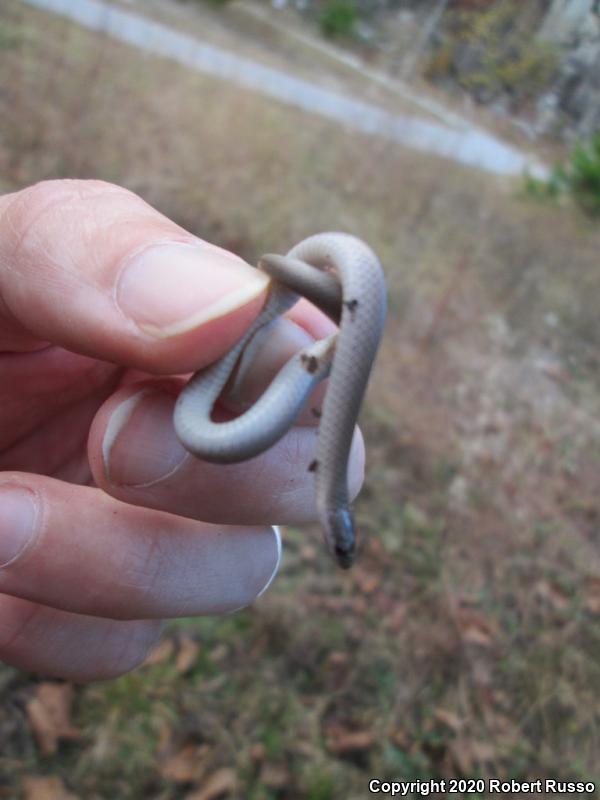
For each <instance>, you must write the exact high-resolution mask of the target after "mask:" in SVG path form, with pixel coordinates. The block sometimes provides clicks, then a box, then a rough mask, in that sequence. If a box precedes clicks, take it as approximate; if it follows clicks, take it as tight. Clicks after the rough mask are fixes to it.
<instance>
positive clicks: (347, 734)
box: [327, 731, 375, 756]
mask: <svg viewBox="0 0 600 800" xmlns="http://www.w3.org/2000/svg"><path fill="white" fill-rule="evenodd" d="M374 744H375V734H374V733H373V731H344V732H342V731H339V732H337V733H335V734H334V735H330V737H329V738H328V740H327V749H328V750H329V751H330V752H331V753H333V754H334V755H336V756H344V755H349V754H350V753H364V752H365V751H366V750H370V749H371V748H372V747H373V745H374Z"/></svg>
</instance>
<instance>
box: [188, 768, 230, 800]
mask: <svg viewBox="0 0 600 800" xmlns="http://www.w3.org/2000/svg"><path fill="white" fill-rule="evenodd" d="M235 784H236V779H235V772H234V771H233V770H232V769H229V768H228V767H223V769H218V770H217V771H216V772H213V773H212V775H210V776H209V777H208V778H207V779H206V781H205V782H204V785H203V786H202V788H201V789H198V790H197V791H195V792H192V793H191V794H187V795H186V796H185V800H217V798H218V797H226V796H227V795H228V794H231V792H233V791H234V789H235Z"/></svg>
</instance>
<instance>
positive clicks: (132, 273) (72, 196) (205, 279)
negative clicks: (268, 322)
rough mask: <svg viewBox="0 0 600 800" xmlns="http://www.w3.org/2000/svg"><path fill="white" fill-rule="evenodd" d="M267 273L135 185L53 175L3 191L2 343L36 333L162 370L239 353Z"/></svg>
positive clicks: (14, 345) (22, 343)
mask: <svg viewBox="0 0 600 800" xmlns="http://www.w3.org/2000/svg"><path fill="white" fill-rule="evenodd" d="M267 285H268V279H267V277H266V276H264V275H263V274H262V273H261V272H260V271H259V270H256V269H254V268H252V267H251V266H250V265H248V264H246V263H245V262H244V261H243V260H242V259H241V258H239V257H237V256H235V255H233V254H232V253H229V252H227V251H226V250H223V249H221V248H219V247H216V246H214V245H211V244H208V243H207V242H204V241H202V240H201V239H199V238H198V237H196V236H194V235H193V234H191V233H189V232H188V231H186V230H184V229H183V228H181V227H180V226H179V225H177V224H176V223H174V222H172V221H171V220H169V219H168V218H167V217H165V216H163V215H162V214H160V213H159V212H158V211H156V210H155V209H153V208H152V207H151V206H149V205H148V204H147V203H145V202H144V201H143V200H142V199H141V198H139V197H138V196H137V195H135V194H133V193H132V192H129V191H127V190H126V189H122V188H120V187H118V186H114V185H112V184H108V183H104V182H101V181H76V180H59V181H46V182H43V183H40V184H37V185H35V186H33V187H30V188H28V189H24V190H22V191H20V192H16V193H14V194H11V195H6V196H5V197H2V198H0V351H2V350H12V349H16V350H26V349H30V348H31V347H32V346H34V344H35V341H36V340H43V341H48V342H52V343H53V344H58V345H61V346H62V347H65V348H67V349H69V350H72V351H74V352H78V353H81V354H83V355H88V356H94V357H96V358H101V359H104V360H107V361H112V362H115V363H117V364H126V365H128V366H131V367H137V368H139V369H143V370H147V371H150V372H154V373H159V374H160V373H177V372H188V371H191V370H195V369H198V368H201V367H203V366H205V365H206V364H208V363H210V362H211V361H213V360H215V358H217V357H218V356H219V355H221V354H222V353H223V352H225V351H226V350H228V349H229V348H230V347H231V346H232V344H233V343H234V342H235V341H236V340H237V339H239V338H240V336H241V335H242V333H243V332H244V330H245V329H246V328H247V327H248V325H249V324H250V323H251V322H252V320H253V319H254V318H255V317H256V315H257V314H258V313H259V311H260V309H261V307H262V305H263V301H264V292H265V289H266V287H267Z"/></svg>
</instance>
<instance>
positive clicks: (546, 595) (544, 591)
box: [535, 578, 570, 611]
mask: <svg viewBox="0 0 600 800" xmlns="http://www.w3.org/2000/svg"><path fill="white" fill-rule="evenodd" d="M535 593H536V594H537V596H538V597H540V598H541V599H542V600H545V601H546V602H547V603H549V604H550V605H551V606H552V607H553V608H554V609H555V610H556V611H564V610H565V609H567V608H568V607H569V605H570V603H569V598H568V596H567V594H566V593H565V592H564V591H563V590H562V589H561V588H560V587H559V586H557V585H556V584H555V583H552V582H551V581H548V580H546V579H545V578H543V579H542V580H540V581H538V582H537V584H536V586H535Z"/></svg>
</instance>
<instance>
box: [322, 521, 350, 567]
mask: <svg viewBox="0 0 600 800" xmlns="http://www.w3.org/2000/svg"><path fill="white" fill-rule="evenodd" d="M327 521H328V526H327V544H328V546H329V550H330V552H331V554H332V555H333V557H334V558H335V560H336V561H337V563H338V566H340V567H341V568H342V569H349V568H350V567H351V566H352V564H353V563H354V553H355V549H356V540H355V535H354V519H353V517H352V513H351V512H350V509H349V508H347V507H343V506H342V507H340V508H338V509H336V510H335V511H331V512H330V513H329V514H328V515H327Z"/></svg>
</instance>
